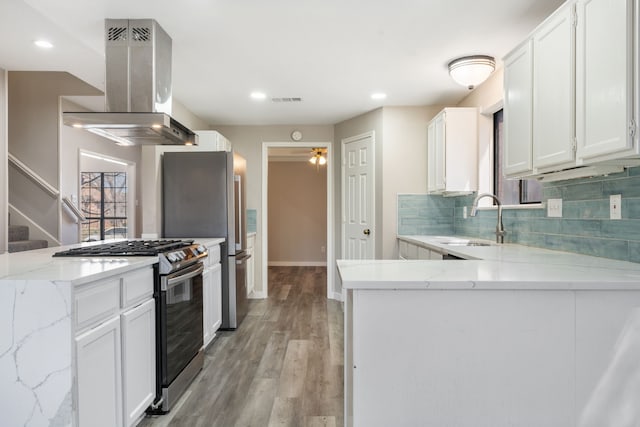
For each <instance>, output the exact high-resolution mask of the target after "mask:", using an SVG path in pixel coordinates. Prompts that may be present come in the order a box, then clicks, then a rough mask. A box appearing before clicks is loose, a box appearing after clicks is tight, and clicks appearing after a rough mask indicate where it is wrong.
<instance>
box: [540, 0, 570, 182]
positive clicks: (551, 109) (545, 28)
mask: <svg viewBox="0 0 640 427" xmlns="http://www.w3.org/2000/svg"><path fill="white" fill-rule="evenodd" d="M574 10H575V9H574V5H573V4H568V5H566V6H565V7H562V8H561V9H559V10H558V11H557V12H556V13H554V14H553V15H552V16H551V17H550V18H549V19H547V20H546V21H545V22H544V23H543V24H542V25H541V26H540V27H538V28H537V29H536V31H535V33H534V34H533V167H534V169H536V170H537V171H538V172H541V171H543V170H544V169H547V168H551V169H556V170H557V169H558V168H560V167H561V166H568V167H572V166H575V130H574V129H575V90H574V87H575V83H574V76H575V25H574V23H575V12H574Z"/></svg>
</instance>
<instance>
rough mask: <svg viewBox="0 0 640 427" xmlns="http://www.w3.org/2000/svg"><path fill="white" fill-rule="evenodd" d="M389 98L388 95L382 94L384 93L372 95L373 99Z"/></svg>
mask: <svg viewBox="0 0 640 427" xmlns="http://www.w3.org/2000/svg"><path fill="white" fill-rule="evenodd" d="M386 98H387V94H386V93H382V92H377V93H372V94H371V99H375V100H377V99H386Z"/></svg>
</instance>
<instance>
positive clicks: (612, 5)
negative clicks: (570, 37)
mask: <svg viewBox="0 0 640 427" xmlns="http://www.w3.org/2000/svg"><path fill="white" fill-rule="evenodd" d="M635 3H637V2H635ZM633 4H634V1H633V0H579V1H578V2H577V16H578V23H577V51H576V55H577V68H576V83H577V85H576V88H577V90H576V98H577V103H576V105H577V117H576V120H577V129H576V130H577V139H578V157H579V158H581V159H583V160H584V162H585V163H593V162H596V161H600V160H608V159H612V158H621V157H626V156H628V155H637V154H638V147H637V145H638V144H637V138H635V137H634V134H635V133H636V132H635V121H634V111H633V110H634V106H633V102H634V100H633V95H634V93H635V94H636V96H637V91H638V88H637V87H634V78H633V74H634V73H633V68H634V64H633V62H634V50H633V45H634V43H633V40H634V8H633ZM636 50H637V47H636ZM636 54H637V52H636Z"/></svg>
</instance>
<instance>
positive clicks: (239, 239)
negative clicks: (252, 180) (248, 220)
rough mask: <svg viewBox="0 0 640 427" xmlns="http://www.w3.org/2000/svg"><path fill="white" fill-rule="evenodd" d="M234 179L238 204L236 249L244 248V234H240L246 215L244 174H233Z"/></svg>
mask: <svg viewBox="0 0 640 427" xmlns="http://www.w3.org/2000/svg"><path fill="white" fill-rule="evenodd" d="M233 180H234V181H235V186H236V193H237V194H236V195H237V197H236V203H237V204H238V209H237V210H236V215H237V217H236V224H237V229H236V241H235V244H236V251H239V250H242V249H244V248H243V247H242V236H240V234H241V233H242V230H243V228H242V219H243V217H244V215H242V209H243V206H242V181H241V180H242V176H240V175H234V176H233Z"/></svg>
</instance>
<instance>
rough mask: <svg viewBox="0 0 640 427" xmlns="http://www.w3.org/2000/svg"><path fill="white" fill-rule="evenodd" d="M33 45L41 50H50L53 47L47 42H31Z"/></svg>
mask: <svg viewBox="0 0 640 427" xmlns="http://www.w3.org/2000/svg"><path fill="white" fill-rule="evenodd" d="M33 44H35V45H36V46H38V47H41V48H43V49H51V48H52V47H53V44H51V42H50V41H48V40H36V41H34V42H33Z"/></svg>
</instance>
